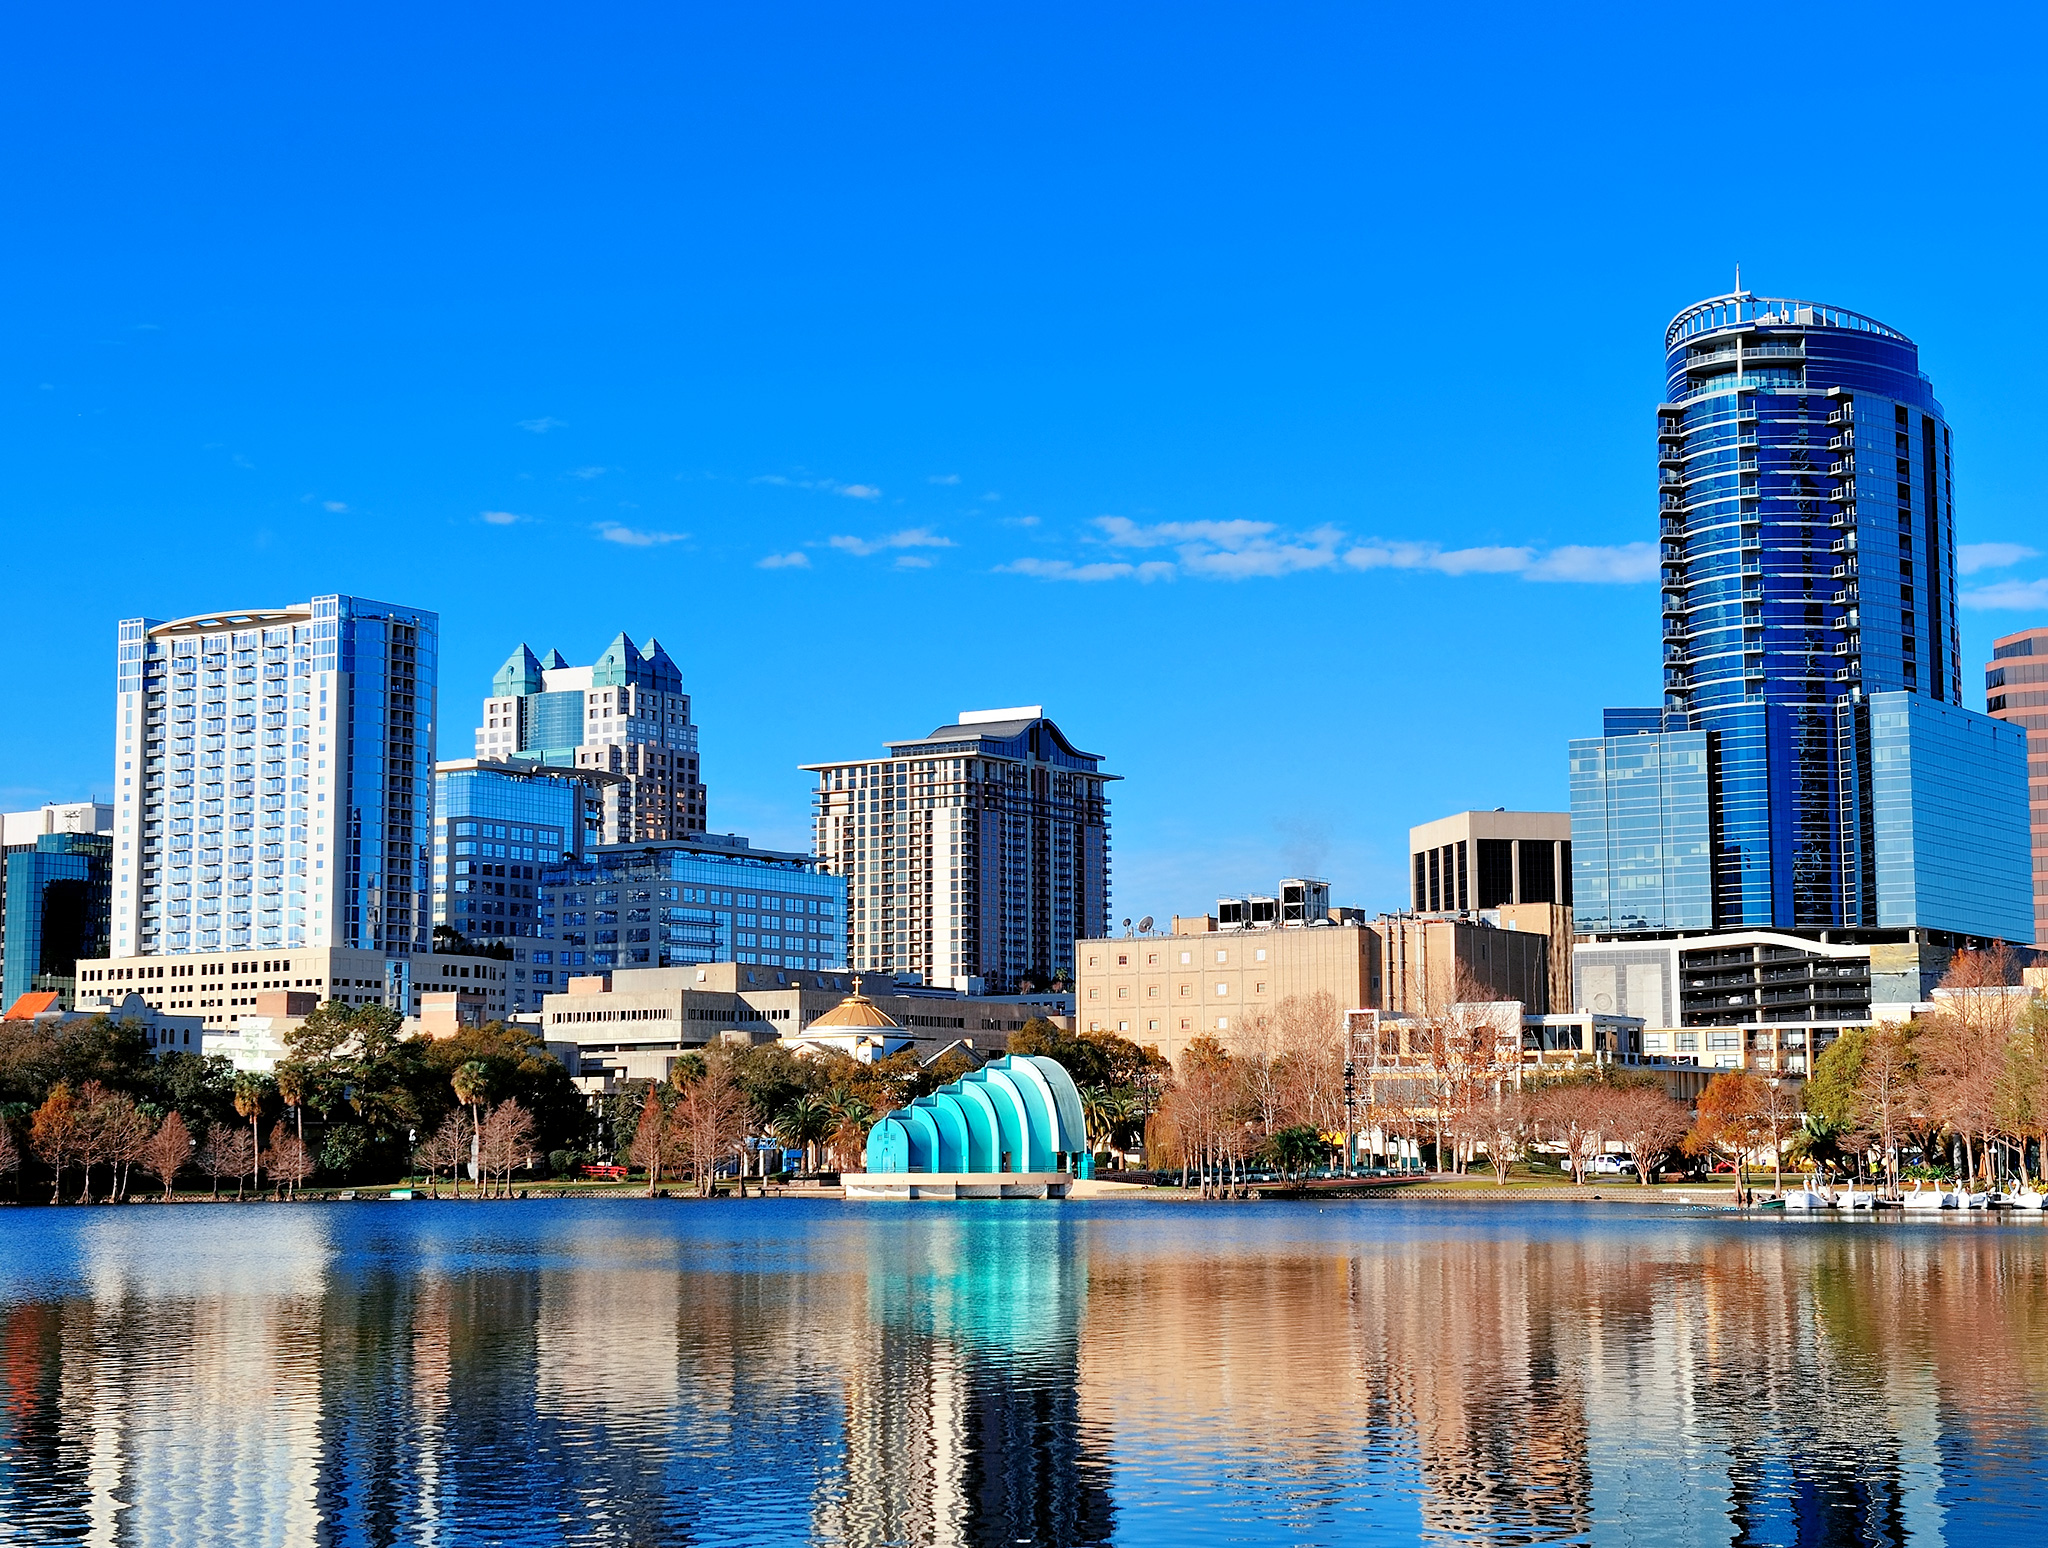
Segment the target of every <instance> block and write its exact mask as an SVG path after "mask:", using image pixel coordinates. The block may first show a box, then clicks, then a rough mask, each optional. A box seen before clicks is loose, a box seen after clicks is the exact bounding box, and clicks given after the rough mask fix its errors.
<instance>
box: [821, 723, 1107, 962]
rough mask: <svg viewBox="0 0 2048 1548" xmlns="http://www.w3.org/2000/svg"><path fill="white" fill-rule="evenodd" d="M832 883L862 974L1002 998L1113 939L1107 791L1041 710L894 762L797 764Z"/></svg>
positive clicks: (1087, 756) (951, 728)
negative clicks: (812, 777)
mask: <svg viewBox="0 0 2048 1548" xmlns="http://www.w3.org/2000/svg"><path fill="white" fill-rule="evenodd" d="M804 768H805V770H806V771H808V772H810V773H813V774H816V775H817V776H818V786H817V791H816V800H817V806H816V824H817V826H816V838H815V840H814V842H813V846H812V847H813V849H814V850H815V852H816V854H817V856H818V858H819V860H820V861H822V862H823V864H824V868H825V870H826V871H827V872H829V873H831V874H833V875H835V876H844V877H846V878H847V879H848V880H849V881H850V882H851V884H852V889H851V890H852V897H851V907H850V912H849V915H848V921H847V922H848V929H847V942H846V954H847V960H848V961H849V962H851V963H852V965H853V966H854V967H855V968H857V969H859V970H861V971H863V972H893V973H899V974H902V973H914V974H917V975H919V976H920V977H922V978H923V979H924V981H925V982H926V983H929V984H940V985H946V986H949V987H952V988H956V989H962V990H977V991H978V990H979V989H981V988H988V989H992V990H996V991H998V992H1003V993H1008V992H1011V991H1013V990H1020V989H1022V988H1023V986H1024V985H1026V984H1030V985H1032V986H1033V987H1035V988H1043V987H1045V986H1046V985H1047V984H1049V983H1050V982H1051V981H1052V979H1053V978H1054V976H1055V975H1056V974H1059V973H1060V972H1062V971H1063V970H1067V969H1070V968H1072V966H1073V948H1074V942H1075V940H1076V939H1077V938H1080V937H1085V936H1094V935H1101V934H1105V933H1107V931H1108V929H1109V782H1110V781H1111V780H1114V779H1119V778H1121V777H1122V776H1120V775H1116V774H1109V773H1105V772H1104V771H1103V768H1102V758H1101V755H1100V754H1098V753H1090V752H1082V751H1081V750H1080V749H1079V748H1077V747H1076V746H1075V745H1074V744H1073V743H1072V742H1070V741H1068V740H1067V738H1066V735H1065V734H1064V733H1063V732H1062V731H1061V730H1060V728H1059V727H1058V726H1056V725H1054V724H1053V723H1052V721H1050V720H1048V719H1047V718H1046V716H1045V712H1044V710H1043V709H1041V708H1040V707H1039V706H1038V705H1035V704H1034V705H1027V706H1023V707H1020V708H1016V709H998V710H969V711H967V712H966V713H965V714H963V715H961V717H960V719H959V721H958V722H957V723H955V724H953V725H946V726H939V727H937V728H936V729H934V730H933V731H932V732H931V734H930V735H928V736H923V737H918V738H916V739H915V740H913V741H907V742H891V743H889V744H888V756H887V757H883V758H872V759H858V758H857V759H852V760H849V761H846V762H839V763H807V764H805V765H804Z"/></svg>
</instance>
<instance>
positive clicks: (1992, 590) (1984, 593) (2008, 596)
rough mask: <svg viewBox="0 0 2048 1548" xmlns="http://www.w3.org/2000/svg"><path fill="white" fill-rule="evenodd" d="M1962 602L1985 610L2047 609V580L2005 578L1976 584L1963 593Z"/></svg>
mask: <svg viewBox="0 0 2048 1548" xmlns="http://www.w3.org/2000/svg"><path fill="white" fill-rule="evenodd" d="M1962 604H1963V606H1964V607H1975V608H1983V609H1985V610H1986V611H2004V610H2010V611H2013V612H2033V611H2043V610H2048V580H2030V581H2023V580H2006V581H1997V582H1994V583H1993V584H1992V585H1989V586H1978V587H1975V588H1973V589H1971V590H1969V591H1966V592H1964V593H1963V595H1962Z"/></svg>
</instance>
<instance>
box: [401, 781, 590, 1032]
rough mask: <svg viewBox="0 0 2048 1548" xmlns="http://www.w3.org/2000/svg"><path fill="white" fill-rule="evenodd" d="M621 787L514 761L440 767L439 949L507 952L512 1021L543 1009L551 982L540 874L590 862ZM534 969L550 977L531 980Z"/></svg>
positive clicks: (549, 928) (551, 950)
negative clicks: (607, 796)
mask: <svg viewBox="0 0 2048 1548" xmlns="http://www.w3.org/2000/svg"><path fill="white" fill-rule="evenodd" d="M624 783H626V777H625V776H624V775H621V774H612V773H608V772H603V771H600V770H597V769H582V770H578V769H573V768H555V767H552V766H550V765H547V764H541V763H530V762H521V761H511V760H507V761H503V762H499V761H494V760H491V759H484V758H469V759H461V760H456V761H452V762H448V763H437V764H435V765H434V885H433V914H434V935H435V944H436V946H437V947H438V948H440V949H443V950H453V951H463V950H476V949H479V948H481V949H483V950H486V951H495V952H500V953H505V954H507V955H506V961H507V962H508V963H509V964H510V971H509V973H508V977H507V982H508V985H509V1003H510V1006H511V1009H512V1011H513V1012H514V1013H515V1014H517V1013H520V1012H525V1011H537V1010H539V1009H540V994H541V992H542V991H543V988H545V987H551V986H552V985H553V984H554V983H555V975H554V972H553V967H554V957H555V951H556V949H557V948H556V943H555V923H554V914H553V911H552V910H549V909H545V908H543V907H542V906H541V903H540V898H541V873H542V872H543V871H544V870H546V869H547V868H548V867H550V866H559V865H562V864H565V863H571V864H573V863H574V862H576V861H579V860H581V859H583V858H584V855H585V853H586V851H587V850H588V848H589V847H590V845H591V844H593V843H595V842H596V838H597V835H598V834H599V833H600V832H601V831H602V826H603V812H604V792H605V790H606V788H607V787H608V786H617V785H623V784H624ZM444 932H445V933H444ZM536 964H539V965H541V971H542V972H544V973H546V977H543V978H540V979H538V980H536V979H535V978H533V977H532V976H531V975H532V973H533V969H534V966H535V965H536Z"/></svg>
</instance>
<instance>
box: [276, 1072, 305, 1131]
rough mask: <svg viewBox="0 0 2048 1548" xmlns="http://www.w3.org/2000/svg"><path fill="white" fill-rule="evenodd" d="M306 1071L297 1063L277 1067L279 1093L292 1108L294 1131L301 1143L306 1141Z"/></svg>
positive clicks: (287, 1105) (283, 1100)
mask: <svg viewBox="0 0 2048 1548" xmlns="http://www.w3.org/2000/svg"><path fill="white" fill-rule="evenodd" d="M307 1084H308V1082H307V1080H306V1072H305V1071H304V1070H303V1069H301V1068H299V1067H298V1066H297V1065H295V1064H280V1065H279V1066H278V1067H277V1095H278V1099H279V1100H280V1101H282V1102H283V1103H284V1105H285V1106H286V1107H289V1108H290V1109H291V1110H292V1132H293V1133H294V1134H295V1135H297V1136H298V1141H299V1143H300V1144H301V1145H303V1144H305V1143H306V1114H305V1105H306V1087H307Z"/></svg>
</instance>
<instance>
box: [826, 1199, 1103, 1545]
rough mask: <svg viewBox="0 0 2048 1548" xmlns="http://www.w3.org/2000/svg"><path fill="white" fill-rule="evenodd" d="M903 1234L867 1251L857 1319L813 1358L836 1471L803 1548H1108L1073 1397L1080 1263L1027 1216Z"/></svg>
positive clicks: (1081, 1258) (986, 1217)
mask: <svg viewBox="0 0 2048 1548" xmlns="http://www.w3.org/2000/svg"><path fill="white" fill-rule="evenodd" d="M902 1226H903V1229H900V1230H897V1231H888V1230H881V1231H877V1232H875V1233H874V1234H872V1235H871V1236H869V1237H868V1239H867V1240H868V1250H867V1275H866V1286H865V1288H866V1297H867V1304H866V1306H865V1308H863V1310H864V1312H865V1315H864V1316H855V1315H849V1316H847V1317H846V1318H845V1319H844V1321H843V1323H842V1325H841V1327H840V1330H839V1332H838V1334H837V1336H836V1337H834V1338H833V1339H832V1340H831V1343H830V1345H829V1347H828V1348H826V1349H824V1350H821V1351H820V1354H821V1355H823V1356H824V1357H825V1358H826V1359H827V1360H828V1361H829V1362H831V1363H833V1364H835V1365H836V1366H837V1367H838V1368H839V1370H840V1372H841V1377H842V1380H843V1383H844V1395H845V1397H844V1400H845V1463H844V1471H843V1475H842V1477H841V1478H840V1479H839V1480H837V1481H835V1483H833V1484H832V1485H830V1486H828V1487H827V1488H826V1489H825V1491H824V1495H823V1498H821V1500H820V1502H819V1506H818V1510H817V1513H816V1516H815V1518H814V1525H813V1531H812V1536H813V1538H814V1539H816V1540H819V1541H831V1542H844V1543H847V1544H850V1545H855V1548H859V1545H865V1544H876V1545H879V1544H885V1543H918V1544H939V1545H945V1544H974V1543H991V1542H1000V1543H1013V1542H1018V1541H1026V1540H1028V1541H1035V1542H1040V1543H1072V1544H1086V1543H1105V1542H1108V1541H1110V1540H1111V1530H1112V1525H1113V1523H1112V1517H1111V1508H1110V1500H1109V1489H1108V1475H1107V1468H1106V1466H1105V1464H1104V1462H1103V1461H1102V1460H1101V1459H1100V1458H1099V1457H1095V1456H1092V1455H1091V1454H1090V1453H1089V1451H1088V1450H1087V1448H1086V1446H1085V1444H1084V1441H1085V1437H1084V1436H1083V1434H1082V1430H1081V1424H1080V1410H1079V1404H1078V1402H1077V1398H1076V1387H1075V1371H1074V1355H1075V1338H1076V1333H1077V1328H1078V1323H1079V1320H1080V1315H1081V1308H1082V1303H1083V1301H1084V1299H1085V1297H1086V1294H1087V1257H1086V1254H1085V1253H1083V1252H1081V1251H1079V1250H1078V1248H1077V1247H1076V1246H1075V1245H1074V1244H1073V1243H1072V1240H1071V1233H1070V1232H1069V1231H1068V1230H1067V1228H1065V1227H1063V1226H1062V1225H1061V1224H1060V1223H1059V1222H1058V1221H1057V1220H1054V1219H1052V1218H1049V1217H1048V1215H1046V1214H1045V1213H1043V1212H1041V1211H1040V1210H1038V1209H1036V1208H1034V1209H1033V1210H1032V1212H1031V1213H1030V1214H1029V1215H1025V1214H1011V1213H1008V1212H1007V1211H1003V1212H998V1213H991V1212H989V1211H986V1210H976V1211H973V1212H971V1213H970V1212H963V1213H960V1214H957V1215H951V1216H948V1217H939V1216H936V1215H928V1216H921V1217H920V1219H919V1220H918V1221H916V1222H914V1223H913V1222H903V1223H902Z"/></svg>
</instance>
